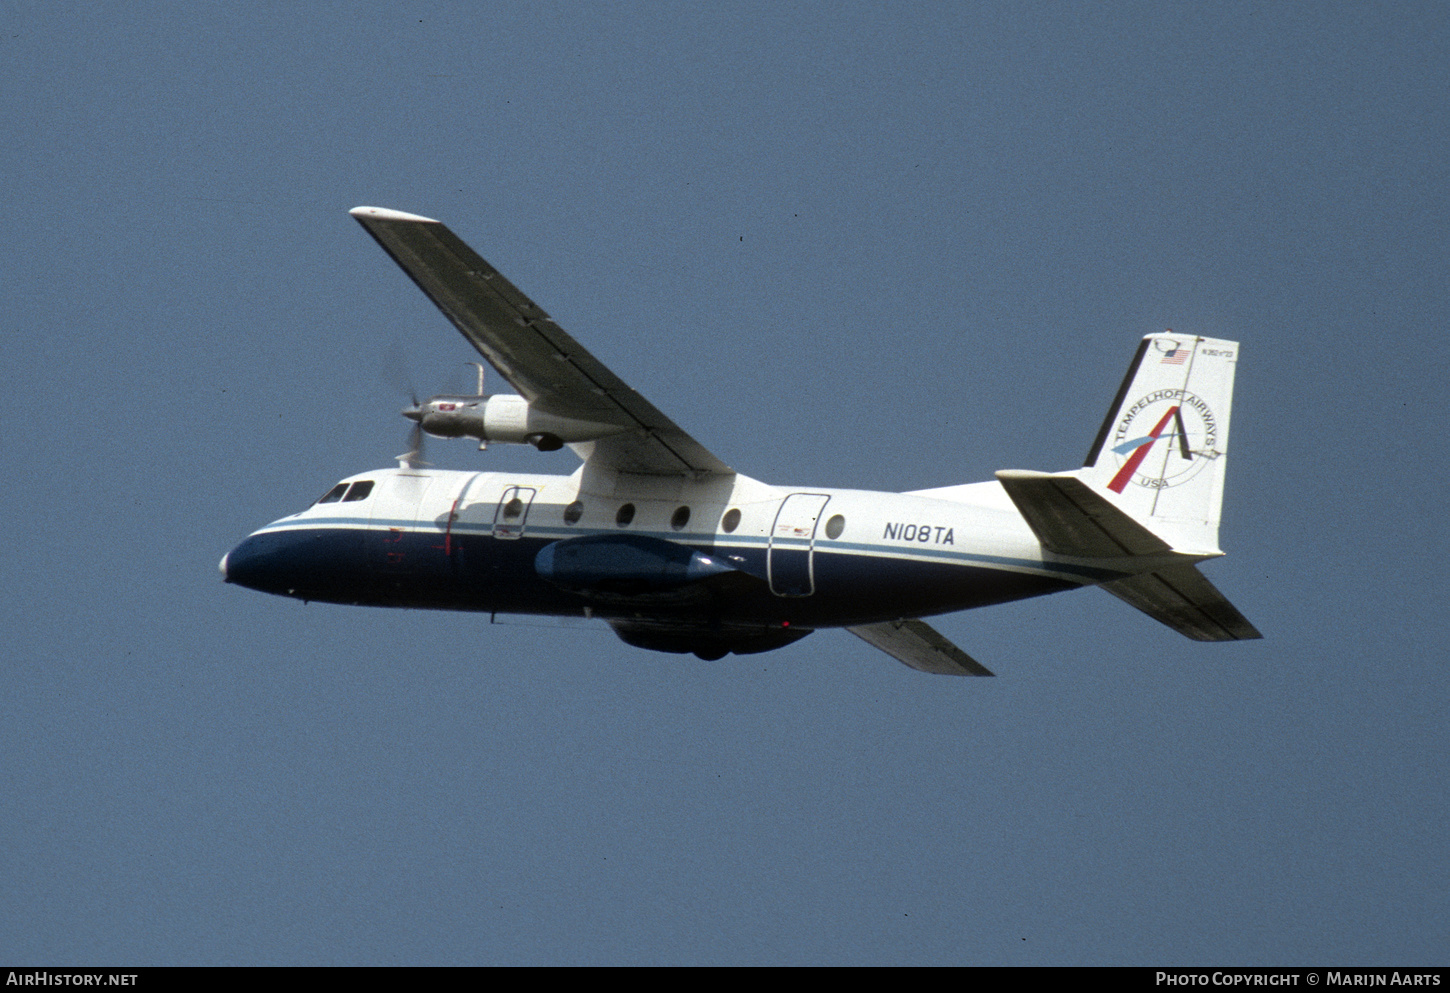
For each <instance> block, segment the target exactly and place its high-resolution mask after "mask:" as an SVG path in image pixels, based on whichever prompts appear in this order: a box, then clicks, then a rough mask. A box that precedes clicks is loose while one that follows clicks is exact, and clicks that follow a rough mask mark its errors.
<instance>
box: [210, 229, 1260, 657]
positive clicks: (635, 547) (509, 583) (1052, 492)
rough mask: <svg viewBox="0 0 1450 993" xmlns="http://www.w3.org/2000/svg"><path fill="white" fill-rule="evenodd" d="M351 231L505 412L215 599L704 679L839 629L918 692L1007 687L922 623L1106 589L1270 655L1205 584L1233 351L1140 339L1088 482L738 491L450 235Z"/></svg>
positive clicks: (1012, 475)
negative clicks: (541, 629)
mask: <svg viewBox="0 0 1450 993" xmlns="http://www.w3.org/2000/svg"><path fill="white" fill-rule="evenodd" d="M351 214H352V216H353V217H354V218H356V219H357V221H358V222H359V223H360V224H361V225H362V226H363V228H364V229H365V230H366V231H367V232H368V234H370V235H372V237H373V238H374V239H375V240H376V241H377V242H378V244H379V245H380V246H381V247H382V248H383V250H384V251H385V252H387V253H388V254H389V255H390V256H391V257H392V258H393V260H394V261H395V262H397V264H398V265H399V266H401V267H402V269H403V271H404V272H406V273H407V274H408V276H410V277H411V278H412V279H413V281H414V282H415V283H416V284H417V285H418V287H419V288H420V289H421V290H422V291H423V292H424V293H425V294H426V295H427V296H428V298H429V299H430V300H432V301H433V303H434V304H435V305H437V307H438V308H439V309H440V310H441V311H442V312H443V313H444V315H445V316H446V317H447V318H448V319H449V320H450V321H452V323H453V325H454V326H455V327H456V328H457V329H458V330H459V331H460V332H462V334H463V337H464V338H466V339H467V340H468V342H469V343H470V344H472V345H473V347H474V348H476V349H477V350H478V352H479V353H480V354H481V355H482V356H483V358H484V359H485V360H486V361H487V362H488V363H489V365H491V366H492V367H493V368H494V369H496V370H497V371H498V373H499V374H500V375H502V376H503V378H504V379H505V380H506V381H507V382H508V383H509V384H510V385H511V386H512V387H513V388H514V389H515V390H517V391H518V392H517V394H516V395H509V394H500V395H484V394H483V389H482V374H483V369H482V366H480V367H479V376H480V388H479V391H478V394H477V395H443V396H435V397H433V398H432V399H430V400H428V401H426V402H423V403H418V402H417V401H416V399H415V400H414V402H413V403H412V404H411V405H410V406H409V407H408V408H407V409H405V410H404V411H403V414H404V416H405V417H407V418H408V419H409V420H411V421H413V423H414V427H413V429H412V431H413V447H412V450H411V451H409V452H408V453H405V454H404V455H400V456H398V457H397V458H398V465H397V467H396V468H383V469H375V470H372V471H369V472H363V473H359V474H357V475H354V476H349V477H348V478H346V479H344V480H342V481H341V482H339V483H337V484H336V485H335V486H333V487H332V488H330V489H329V490H328V491H327V492H326V493H325V494H323V496H322V497H321V498H320V499H318V500H317V502H316V503H314V504H313V505H312V506H310V507H308V508H307V509H306V510H303V511H301V512H299V513H295V514H291V515H289V516H287V517H283V518H282V519H281V520H278V521H274V522H273V523H271V524H268V525H267V526H266V527H263V528H261V529H260V530H258V531H256V532H255V533H253V534H252V535H250V536H249V537H247V538H246V539H245V540H243V541H242V542H241V543H240V544H239V545H237V547H236V548H234V549H232V550H231V551H230V552H228V553H227V554H226V555H225V556H224V557H223V558H222V560H221V563H220V568H221V572H222V575H223V576H224V578H225V580H226V582H228V583H235V584H237V585H239V586H245V587H250V588H251V589H255V590H260V591H263V592H266V593H273V594H278V595H281V596H287V597H292V598H294V599H298V600H303V601H319V602H326V603H339V604H356V605H364V606H375V607H412V608H433V609H440V610H462V611H479V612H485V613H489V614H492V615H506V614H534V615H553V616H561V617H576V618H577V617H582V618H595V619H599V620H602V621H603V622H605V623H607V624H608V625H609V627H611V628H612V629H613V631H614V633H615V634H617V635H618V636H619V637H620V638H621V639H623V640H624V641H625V642H627V643H628V644H630V645H633V646H636V647H638V648H642V649H650V650H654V651H659V652H673V653H681V654H694V655H695V656H697V657H699V658H701V659H706V660H715V659H719V658H722V657H724V656H725V655H727V654H729V653H735V654H740V655H747V654H752V653H756V652H767V651H771V650H774V649H778V648H781V647H783V646H785V645H789V644H791V643H793V642H796V641H799V640H800V639H802V638H804V637H806V636H807V635H809V634H811V633H812V632H814V631H817V630H820V629H826V628H844V629H845V630H847V631H849V632H850V633H852V634H854V635H856V636H857V637H859V638H861V639H863V640H864V641H866V642H867V643H869V644H871V645H873V646H875V647H876V648H878V649H880V650H882V651H883V652H885V653H886V654H888V655H890V656H892V657H893V658H895V659H897V660H899V661H900V662H902V663H904V664H906V665H907V666H909V667H911V668H913V669H917V670H920V671H922V672H927V673H936V674H943V675H963V676H990V675H992V673H991V672H990V671H989V670H988V669H987V668H986V667H984V666H983V665H982V664H981V663H980V662H978V661H976V660H975V659H973V658H972V657H971V656H969V655H968V654H967V653H966V652H964V651H963V650H962V649H961V648H959V647H957V646H956V645H955V644H953V643H952V642H951V641H949V640H948V639H947V638H945V637H944V636H942V635H941V634H940V633H939V632H937V631H936V630H935V629H934V628H932V627H931V626H930V625H929V624H928V623H927V622H926V621H924V620H922V618H923V617H929V616H933V615H937V614H945V613H949V612H953V611H958V610H965V609H969V608H973V607H982V606H986V605H989V604H996V603H1005V602H1008V601H1012V600H1020V599H1023V598H1026V597H1035V596H1041V595H1043V594H1047V593H1056V592H1059V591H1062V590H1071V589H1077V588H1079V587H1084V586H1096V587H1099V588H1101V589H1103V590H1106V591H1107V592H1109V593H1111V594H1113V595H1114V596H1116V597H1118V598H1119V599H1121V600H1124V601H1126V602H1127V603H1129V604H1131V605H1132V606H1134V607H1136V608H1138V609H1139V610H1141V611H1143V612H1144V613H1145V614H1147V615H1148V616H1149V617H1152V618H1153V619H1154V620H1157V621H1159V622H1161V623H1163V624H1165V625H1167V626H1168V627H1170V628H1173V629H1174V630H1175V631H1178V632H1180V633H1182V634H1184V635H1186V636H1187V637H1189V638H1192V639H1196V640H1200V641H1238V640H1246V639H1253V638H1259V637H1261V635H1260V634H1259V632H1258V631H1257V630H1256V629H1255V628H1254V627H1253V625H1252V624H1250V623H1249V622H1248V621H1247V620H1246V619H1245V618H1244V616H1243V615H1242V614H1240V613H1239V611H1238V610H1237V609H1236V608H1235V607H1234V606H1233V605H1232V604H1230V603H1229V601H1228V600H1227V599H1226V598H1225V597H1224V596H1223V594H1221V593H1220V592H1219V591H1218V590H1217V589H1216V588H1215V587H1214V586H1213V585H1212V583H1210V582H1209V580H1208V579H1207V578H1206V577H1205V576H1204V575H1203V574H1202V573H1201V572H1200V571H1199V569H1198V564H1199V563H1201V562H1204V561H1206V560H1208V559H1212V558H1216V557H1218V556H1220V555H1222V554H1223V552H1221V551H1220V550H1219V547H1218V527H1219V516H1220V507H1221V506H1222V502H1223V485H1224V469H1225V465H1226V462H1227V453H1228V429H1229V410H1230V403H1231V400H1232V395H1233V380H1234V370H1235V367H1236V364H1237V362H1238V357H1239V345H1238V343H1237V342H1233V341H1224V340H1220V339H1215V338H1204V337H1200V336H1198V335H1193V334H1177V333H1174V332H1172V331H1168V332H1165V333H1162V334H1156V333H1155V334H1150V335H1147V336H1146V337H1144V338H1143V339H1142V341H1141V342H1139V344H1138V347H1137V351H1136V353H1135V354H1134V356H1133V359H1132V364H1131V366H1130V367H1129V369H1128V373H1127V376H1126V377H1125V378H1124V380H1123V383H1122V386H1121V388H1120V389H1119V390H1118V393H1117V396H1116V397H1115V398H1114V400H1113V402H1112V404H1111V406H1110V407H1109V410H1108V413H1107V417H1106V418H1105V419H1104V421H1103V422H1102V427H1101V428H1100V430H1099V431H1098V433H1097V437H1096V438H1095V440H1094V441H1093V443H1092V447H1091V449H1090V451H1089V453H1088V456H1087V459H1086V462H1085V463H1084V465H1083V466H1082V467H1081V468H1079V469H1075V470H1072V471H1067V472H1033V471H1027V470H1019V469H1004V470H1002V471H1000V472H998V473H996V478H995V479H993V480H988V481H985V482H978V483H967V484H964V485H958V486H946V487H939V488H934V489H925V490H915V491H911V492H905V493H887V492H869V491H863V490H849V489H836V488H833V487H824V486H775V485H771V484H768V483H764V482H761V481H759V480H755V479H752V478H750V477H749V476H746V475H745V474H743V473H740V472H737V471H736V470H735V469H733V468H731V467H730V466H729V465H727V464H726V463H725V462H722V461H721V460H720V459H719V458H717V457H716V456H715V455H713V454H711V452H709V451H708V450H707V449H706V448H705V447H704V446H703V445H701V444H700V443H699V442H698V441H696V440H695V439H694V438H692V437H691V436H690V435H689V434H687V433H686V432H685V431H684V430H683V429H682V428H680V427H679V426H678V425H677V424H675V423H674V422H673V421H672V420H670V419H669V418H668V417H666V416H665V415H664V414H662V413H661V412H660V411H659V410H657V409H656V408H655V407H654V406H653V405H652V404H651V403H650V402H649V401H648V400H646V399H644V397H642V396H641V395H640V394H638V393H636V392H635V391H634V390H633V389H631V388H630V387H629V386H627V385H626V384H625V383H624V382H623V381H622V380H620V379H619V377H617V376H616V375H614V373H612V372H610V371H609V370H608V369H607V368H605V367H604V365H603V364H602V363H600V362H599V361H598V360H597V359H596V358H595V357H594V356H593V355H591V354H589V352H588V351H586V350H585V349H584V348H583V347H582V346H581V345H580V344H579V343H578V342H577V341H575V340H574V338H573V337H572V336H570V335H569V334H568V333H567V332H565V331H564V330H563V329H562V328H560V327H559V325H558V324H557V323H555V322H554V321H553V320H552V319H551V318H550V317H549V316H548V314H546V313H545V312H544V311H543V310H542V309H540V308H539V307H538V305H537V304H535V303H534V302H533V301H532V300H530V299H529V298H528V297H526V296H525V295H524V294H523V293H521V292H520V291H519V290H518V289H517V288H515V287H514V285H513V284H512V283H510V282H509V281H508V280H507V279H505V278H504V277H503V276H502V275H501V274H500V273H499V272H498V271H497V270H495V269H494V268H493V267H492V266H490V265H489V264H488V263H487V262H485V261H484V260H483V259H482V258H480V257H479V256H478V255H477V254H476V253H475V252H474V251H473V250H472V249H471V248H469V247H468V246H467V245H466V244H464V243H463V241H461V240H460V239H459V238H458V237H457V236H456V235H455V234H454V233H453V232H452V231H450V230H449V229H448V228H447V227H446V226H444V225H443V224H442V223H440V222H438V221H436V220H432V219H430V218H427V217H421V216H418V215H416V214H407V213H403V212H401V211H397V210H388V209H384V208H379V207H357V208H354V209H353V210H352V211H351ZM424 434H427V435H431V436H435V437H443V438H464V437H466V438H471V439H473V440H475V441H477V442H478V443H479V448H480V449H483V448H485V447H486V446H487V445H490V444H519V445H532V446H533V447H534V448H536V449H538V450H539V451H554V450H557V449H560V448H562V447H563V446H565V445H567V446H569V447H570V448H571V449H572V450H573V451H574V452H575V453H576V454H577V455H578V456H579V457H580V459H581V464H580V466H579V467H578V469H577V470H576V471H575V472H574V473H573V474H572V475H568V476H559V475H542V474H533V473H519V472H459V471H446V470H440V469H434V468H431V467H429V466H428V465H427V464H426V463H424V462H423V461H422V458H421V449H422V445H423V436H424Z"/></svg>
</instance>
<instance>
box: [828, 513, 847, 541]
mask: <svg viewBox="0 0 1450 993" xmlns="http://www.w3.org/2000/svg"><path fill="white" fill-rule="evenodd" d="M845 530H846V519H845V518H844V517H842V516H841V515H840V514H837V515H836V516H835V517H832V518H831V519H830V520H829V521H827V522H826V537H827V538H839V537H841V532H842V531H845Z"/></svg>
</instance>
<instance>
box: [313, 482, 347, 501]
mask: <svg viewBox="0 0 1450 993" xmlns="http://www.w3.org/2000/svg"><path fill="white" fill-rule="evenodd" d="M346 492H347V484H346V483H338V484H337V485H336V486H334V487H333V488H332V489H330V490H328V491H327V492H326V493H325V494H323V496H322V499H321V500H318V501H317V502H318V503H337V501H339V500H341V499H342V495H343V494H344V493H346Z"/></svg>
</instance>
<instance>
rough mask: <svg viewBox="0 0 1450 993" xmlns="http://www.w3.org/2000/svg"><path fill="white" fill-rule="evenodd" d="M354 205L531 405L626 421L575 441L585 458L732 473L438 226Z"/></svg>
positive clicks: (671, 470) (652, 469)
mask: <svg viewBox="0 0 1450 993" xmlns="http://www.w3.org/2000/svg"><path fill="white" fill-rule="evenodd" d="M351 213H352V216H353V217H354V218H356V219H357V221H358V222H359V223H360V224H362V226H363V227H364V228H365V229H366V230H367V232H368V234H370V235H372V236H373V237H374V238H375V239H377V242H378V244H379V245H381V246H382V247H383V250H384V251H386V252H387V253H388V254H389V255H391V256H392V257H393V260H394V261H395V262H397V263H398V265H399V266H401V267H402V269H403V271H404V272H406V273H407V274H408V275H409V276H410V277H412V279H413V282H415V283H417V284H418V288H419V289H421V290H422V291H423V292H424V293H425V294H426V295H427V296H428V299H430V300H432V301H433V303H434V304H436V305H437V307H438V309H439V310H441V311H443V313H444V315H445V316H446V317H447V318H448V319H449V320H450V321H452V322H453V325H454V327H456V328H458V330H459V331H460V332H462V334H463V337H465V338H467V339H468V341H469V343H470V344H472V345H473V347H474V348H476V349H478V351H479V353H480V354H481V355H482V356H483V357H484V358H485V359H487V360H488V362H489V364H490V365H492V366H493V367H494V368H495V369H497V370H498V372H499V375H501V376H503V378H504V379H506V380H507V381H508V382H509V385H511V386H512V387H513V388H514V389H516V390H518V392H519V394H520V395H522V396H523V397H524V399H525V400H527V401H528V402H529V405H530V407H532V408H533V409H535V410H539V411H543V412H544V413H548V414H555V415H559V416H562V417H568V418H574V419H578V420H583V421H593V422H597V423H603V424H615V425H619V426H620V427H622V428H624V430H623V431H621V432H620V433H619V434H616V435H611V436H609V437H606V438H603V439H600V440H598V441H594V442H590V443H588V446H580V448H581V449H583V452H584V453H586V459H587V461H589V462H590V463H591V464H594V465H596V466H598V467H601V468H605V469H614V470H618V471H621V472H632V473H641V474H644V475H665V476H679V475H689V476H694V477H696V478H700V477H704V476H710V475H717V474H731V473H733V472H734V470H733V469H731V468H730V467H729V466H728V465H726V464H725V463H724V462H722V461H720V460H719V459H718V458H716V457H715V456H714V455H712V454H710V452H709V451H707V450H706V449H705V447H704V446H703V445H701V444H700V443H699V442H697V441H696V440H695V439H694V438H692V437H690V436H689V435H688V434H686V433H685V431H684V430H683V429H682V428H680V426H679V425H677V424H675V422H674V421H672V420H670V419H669V418H668V417H666V416H665V415H664V414H662V413H660V411H659V410H657V409H656V408H655V406H654V405H653V404H651V403H650V402H649V401H648V400H646V399H645V398H644V397H642V396H640V395H639V394H638V393H636V392H635V391H634V390H633V389H631V388H630V387H629V386H628V385H626V384H625V382H624V381H623V380H621V379H620V378H619V377H618V376H616V375H615V374H614V373H612V372H610V371H609V370H608V369H607V368H605V366H604V364H603V363H601V362H600V361H599V360H598V359H596V358H595V357H594V356H593V355H590V354H589V352H587V351H586V350H585V349H584V348H583V346H581V345H580V344H579V343H578V342H577V341H575V340H574V339H573V337H571V336H570V335H569V333H568V332H566V331H565V330H564V329H563V328H561V327H559V325H558V324H556V323H555V322H554V320H553V319H552V318H551V317H549V315H548V314H546V313H544V311H543V309H542V308H540V307H539V306H538V305H537V304H535V303H534V302H533V301H532V300H530V299H529V298H528V297H526V296H524V294H523V293H521V292H519V290H518V289H517V287H515V286H514V285H513V284H512V283H510V282H509V281H508V280H507V279H505V278H504V277H503V276H502V275H500V274H499V272H498V270H496V269H494V268H493V266H491V265H489V264H488V263H487V262H485V261H484V260H483V259H482V258H480V257H479V255H478V253H476V252H474V251H473V249H471V248H469V247H468V246H467V245H466V244H464V243H463V242H462V241H461V240H460V239H459V238H458V236H457V235H455V234H454V233H453V232H452V231H450V230H448V228H447V227H445V226H444V225H443V224H441V223H439V222H438V221H435V220H432V219H431V218H427V217H419V216H417V215H416V214H404V213H402V212H400V211H395V210H386V209H383V208H380V207H355V208H353V210H352V212H351ZM589 446H592V447H589Z"/></svg>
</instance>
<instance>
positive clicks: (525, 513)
mask: <svg viewBox="0 0 1450 993" xmlns="http://www.w3.org/2000/svg"><path fill="white" fill-rule="evenodd" d="M538 492H539V491H538V490H536V489H534V488H533V487H532V486H510V487H507V488H506V489H505V490H504V491H503V496H501V497H499V501H498V506H497V507H495V508H494V511H493V536H494V537H495V538H504V539H510V538H522V537H523V536H524V524H525V522H527V521H528V519H529V508H530V507H532V506H533V504H534V496H535V494H537V493H538Z"/></svg>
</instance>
